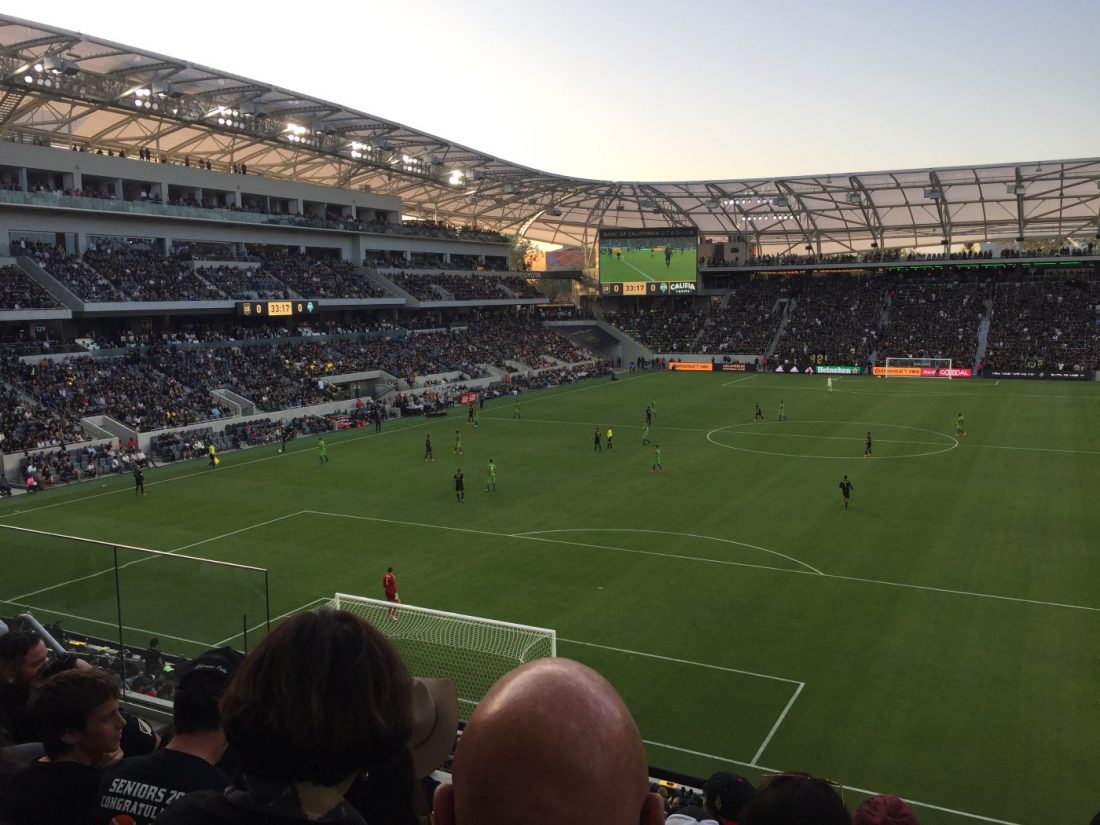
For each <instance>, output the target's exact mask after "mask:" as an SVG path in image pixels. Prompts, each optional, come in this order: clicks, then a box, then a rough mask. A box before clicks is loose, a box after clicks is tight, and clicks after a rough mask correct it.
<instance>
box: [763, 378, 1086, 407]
mask: <svg viewBox="0 0 1100 825" xmlns="http://www.w3.org/2000/svg"><path fill="white" fill-rule="evenodd" d="M849 380H851V379H849ZM834 385H835V382H834ZM753 389H754V390H769V391H770V390H773V389H776V390H777V391H779V392H820V393H826V392H828V390H824V389H822V388H821V387H820V386H814V387H796V386H794V385H793V384H788V385H786V386H783V387H782V388H773V387H765V386H759V385H754V386H753ZM835 392H840V393H845V394H847V395H878V396H891V395H905V396H910V397H913V398H958V397H961V396H971V397H975V398H989V397H990V395H989V393H990V392H992V389H990V390H989V391H986V392H949V391H944V390H932V389H930V390H928V391H927V392H912V391H911V390H909V391H901V392H892V391H890V390H840V389H838V390H835ZM1014 398H1038V399H1040V400H1042V401H1046V400H1047V399H1049V398H1065V399H1070V400H1075V401H1087V402H1089V403H1092V402H1095V400H1096V398H1095V397H1094V396H1089V395H1042V394H1040V393H1027V392H1019V393H1013V394H1012V395H1009V396H1000V397H999V398H998V400H999V401H1000V402H1001V403H1004V402H1005V401H1010V400H1012V399H1014Z"/></svg>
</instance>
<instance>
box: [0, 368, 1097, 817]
mask: <svg viewBox="0 0 1100 825" xmlns="http://www.w3.org/2000/svg"><path fill="white" fill-rule="evenodd" d="M834 384H835V387H836V389H835V391H834V392H832V393H829V392H827V391H826V389H825V378H824V377H822V376H814V377H811V376H801V375H792V376H776V375H759V376H757V375H750V376H743V375H742V376H738V375H728V374H726V375H722V374H703V373H687V374H684V373H637V374H633V375H629V376H624V377H623V378H622V379H621V380H619V381H615V382H611V381H606V380H604V379H600V380H596V381H592V382H588V383H585V384H580V385H573V386H566V387H561V388H557V389H554V390H548V391H545V392H541V393H532V394H527V395H524V396H522V402H523V403H522V405H521V411H522V418H520V419H513V418H512V401H511V399H501V400H499V401H496V402H494V403H490V404H487V405H486V407H485V409H484V411H483V413H482V415H481V426H480V428H478V429H471V428H468V427H467V426H466V424H465V416H464V415H462V414H461V413H458V414H452V415H450V416H448V417H446V418H444V419H420V418H416V419H410V420H407V421H405V422H402V423H400V424H390V425H387V428H386V430H385V432H383V433H382V434H380V435H375V434H374V433H373V432H371V431H370V430H369V429H364V430H355V431H350V432H342V433H333V434H331V435H330V436H326V441H327V442H328V446H329V449H328V452H329V456H330V457H331V461H330V462H329V463H328V464H324V465H322V464H320V462H319V461H318V458H317V450H316V439H315V438H313V439H310V438H303V439H299V440H296V441H294V442H291V445H290V449H289V451H288V453H287V454H285V455H279V454H278V453H277V452H276V447H274V446H272V447H261V448H255V449H250V450H245V451H242V452H238V453H231V454H227V455H226V456H225V457H224V460H223V463H222V465H221V467H219V468H218V469H217V470H208V469H207V468H206V466H205V462H204V461H195V462H190V463H186V464H182V465H178V466H172V467H167V468H160V469H154V470H151V471H150V472H148V473H147V485H146V486H147V490H148V493H149V495H148V497H146V498H138V497H135V496H134V495H133V490H132V484H131V480H130V479H129V477H121V478H112V479H108V480H106V482H105V484H106V486H101V482H100V481H96V482H93V483H90V484H82V485H75V486H73V487H71V488H68V489H63V490H57V491H50V492H47V493H44V494H41V495H40V496H38V497H33V498H32V497H19V498H15V499H9V500H5V501H4V502H3V504H2V505H0V523H3V524H6V525H15V526H21V527H28V528H36V529H40V530H50V531H56V532H60V533H67V534H72V535H79V536H83V537H87V538H92V539H100V540H103V541H108V542H120V543H123V544H130V545H137V546H142V547H150V548H155V549H161V550H169V551H176V550H178V551H179V552H180V554H190V555H195V556H202V557H206V558H210V559H220V560H227V561H232V562H237V563H240V564H249V565H256V566H259V567H263V568H267V569H268V570H269V571H270V573H269V582H268V583H267V586H269V588H270V606H271V612H272V615H273V616H278V615H280V614H284V613H287V612H289V611H293V610H295V609H298V608H301V607H302V606H304V605H308V604H309V603H311V602H314V601H317V600H322V599H327V598H331V596H332V594H333V593H334V592H337V591H341V592H347V593H355V594H360V595H365V596H372V597H376V598H380V597H381V595H382V593H381V577H382V573H383V572H384V571H385V568H386V567H387V566H389V565H393V566H394V568H395V571H396V574H397V577H398V582H399V585H400V593H401V597H402V599H403V600H404V601H405V602H406V603H408V604H416V605H423V606H427V607H432V608H437V609H441V610H448V611H454V612H458V613H469V614H474V615H479V616H486V617H490V618H495V619H501V620H507V621H515V622H521V623H525V624H532V625H537V626H543V627H552V628H555V629H556V630H557V632H558V634H559V644H558V653H559V655H563V656H569V657H572V658H576V659H579V660H581V661H583V662H587V663H589V664H591V665H593V666H594V667H596V668H598V669H599V670H600V671H601V672H602V673H604V674H605V675H606V676H607V677H608V678H609V679H610V680H611V681H612V682H613V683H614V684H615V686H616V687H617V688H618V689H619V691H620V692H621V693H622V695H623V696H624V698H625V699H626V701H627V703H628V705H629V706H630V707H631V709H632V711H633V712H634V715H635V717H636V719H637V720H638V723H639V727H640V728H641V731H642V735H643V737H644V738H645V739H646V741H647V743H648V749H649V759H650V762H651V763H652V764H655V765H660V766H663V767H668V768H675V769H680V770H683V771H688V772H692V773H697V774H703V775H706V774H707V773H709V772H711V771H713V770H717V769H721V768H726V769H732V770H738V771H741V772H743V773H745V774H747V775H749V776H750V777H752V778H754V779H755V778H758V777H759V776H760V774H761V772H762V771H763V770H764V769H765V768H771V769H801V770H807V771H811V772H813V773H815V774H817V775H822V776H827V777H830V778H832V779H835V780H837V781H839V782H842V783H845V784H846V785H848V786H851V787H852V788H855V789H866V790H868V791H881V792H891V793H896V794H899V795H901V796H904V797H906V798H909V799H912V800H914V801H916V802H918V803H920V804H921V805H922V807H920V808H919V809H918V814H919V815H920V817H921V821H922V822H923V823H925V825H935V824H936V823H966V822H982V821H984V822H1009V823H1028V825H1031V824H1032V823H1034V824H1035V825H1054V824H1055V823H1076V822H1087V821H1088V820H1089V818H1090V817H1091V816H1092V815H1093V814H1094V813H1095V812H1096V809H1097V808H1098V807H1100V801H1098V797H1097V795H1096V777H1097V776H1098V775H1100V750H1098V749H1097V747H1096V742H1097V741H1098V740H1100V735H1098V731H1100V703H1098V702H1097V686H1098V685H1100V656H1098V655H1097V651H1098V650H1100V596H1098V593H1100V553H1098V552H1097V548H1098V547H1100V539H1098V537H1100V506H1098V500H1100V499H1098V493H1100V461H1098V460H1097V459H1098V456H1100V430H1098V428H1097V427H1096V422H1097V421H1098V420H1100V386H1098V385H1096V384H1093V383H1089V384H1081V385H1076V384H1074V385H1063V384H1055V383H1047V382H1038V381H1036V382H1027V381H1000V382H992V381H966V380H955V381H950V382H949V381H931V380H924V381H922V380H920V379H887V380H881V379H871V378H839V379H834ZM651 399H654V400H656V418H655V421H654V426H653V430H652V438H653V440H654V441H655V443H656V444H660V446H661V451H662V459H663V463H664V467H665V470H664V472H663V473H658V474H653V473H651V472H650V465H651V463H652V459H653V452H654V448H653V446H648V447H643V446H642V445H641V443H640V441H641V430H642V424H643V420H644V410H645V407H646V405H647V403H649V401H650V400H651ZM780 400H782V401H784V402H785V405H786V412H787V416H788V418H789V420H788V421H786V422H782V423H780V422H778V421H776V415H777V411H778V405H779V402H780ZM755 401H759V402H760V405H761V407H762V408H763V410H764V413H765V415H766V421H765V422H763V423H754V422H753V402H755ZM960 411H961V412H962V413H963V414H964V415H965V417H966V425H967V428H968V432H967V434H966V435H965V436H960V437H958V438H956V437H955V436H954V430H955V417H956V415H957V413H959V412H960ZM608 425H613V426H614V428H615V446H614V449H613V450H610V451H608V450H606V449H605V450H604V451H603V452H601V453H595V452H593V448H592V431H593V428H594V427H597V426H598V427H600V429H601V430H606V428H607V426H608ZM456 428H459V429H461V431H462V435H463V446H464V448H465V454H464V455H462V456H460V457H456V456H453V455H451V447H452V444H453V433H454V430H455V429H456ZM868 430H870V431H871V433H872V436H873V439H874V448H873V449H874V455H873V457H871V458H864V457H863V447H864V437H865V434H866V432H867V431H868ZM428 432H430V433H431V434H432V440H433V443H434V448H435V457H436V460H435V462H434V463H425V462H424V460H423V443H424V436H425V434H426V433H428ZM490 458H492V459H493V460H494V461H495V462H496V464H497V467H498V485H497V486H498V490H497V492H495V493H486V492H484V479H485V466H486V464H487V463H488V461H489V459H490ZM457 467H461V468H462V469H463V471H464V472H465V474H466V481H467V493H466V501H465V503H463V504H459V503H458V502H457V501H456V500H455V495H454V491H453V483H452V475H453V474H454V472H455V469H456V468H457ZM844 474H847V475H848V476H849V477H850V478H851V480H852V482H853V484H854V491H853V494H852V506H851V509H850V510H847V511H845V510H844V508H843V506H842V499H841V495H840V491H839V489H838V487H837V484H838V482H839V480H840V478H841V476H842V475H844ZM112 552H113V551H111V550H110V549H109V548H107V549H104V548H101V549H99V550H92V549H91V548H89V547H88V546H74V545H67V546H61V545H60V544H59V543H58V542H56V541H53V540H45V539H41V538H35V537H30V536H27V535H25V534H17V533H14V532H12V531H8V530H3V531H0V560H2V566H0V569H2V571H3V574H2V575H0V581H2V591H0V597H2V598H4V599H6V600H7V601H8V602H9V603H15V604H18V605H30V606H32V607H33V608H34V610H35V613H36V615H38V616H39V617H40V618H41V619H42V620H44V621H52V620H53V619H55V618H58V617H61V618H64V621H65V624H66V626H67V627H69V628H70V629H74V630H78V629H83V630H92V631H97V632H100V633H104V634H109V633H110V631H111V624H112V623H113V622H115V621H117V617H116V607H115V603H114V601H113V599H112V598H111V594H112V592H113V588H114V582H113V575H111V574H101V573H100V572H99V571H102V570H104V569H107V568H108V567H109V560H110V555H111V553H112ZM120 552H121V554H122V560H123V561H126V560H132V559H133V556H132V555H130V554H129V553H128V551H125V550H123V551H120ZM120 578H121V582H120V584H121V587H122V590H123V593H124V602H123V611H122V612H123V617H122V618H123V623H124V624H125V625H126V626H127V627H128V628H130V629H129V630H128V631H127V635H128V638H129V639H130V640H131V641H133V642H136V643H138V644H144V642H145V641H146V640H147V638H148V637H149V636H151V635H159V636H160V637H161V639H162V646H163V647H164V648H165V649H167V650H169V651H173V650H180V651H184V652H193V651H194V650H195V649H196V648H197V646H198V645H205V644H213V643H215V642H220V641H223V640H230V641H232V642H233V643H234V644H242V643H243V640H242V639H241V637H240V636H239V635H238V634H240V633H241V631H242V628H243V627H245V626H248V627H250V633H251V635H250V637H249V645H250V646H251V645H254V643H255V640H256V639H257V638H258V636H259V635H260V634H261V633H262V631H263V628H262V613H263V604H264V600H263V599H264V588H265V583H264V581H263V576H262V575H260V574H254V573H250V572H249V571H233V572H232V573H227V572H226V571H224V570H217V569H214V568H212V567H211V566H209V565H203V564H201V563H199V562H193V561H187V560H181V559H160V558H158V559H157V560H155V561H152V562H146V563H142V564H139V565H132V566H129V567H125V568H123V570H122V573H121V574H120ZM66 582H68V583H66ZM13 606H14V605H11V604H9V606H8V609H12V607H13ZM81 617H83V618H81ZM257 625H259V627H257ZM845 795H846V799H847V800H848V802H849V804H850V805H854V804H855V803H856V802H858V800H859V799H861V798H862V796H863V795H864V794H863V793H862V792H861V791H859V790H848V791H846V794H845ZM975 817H985V818H986V819H984V820H983V819H978V818H975Z"/></svg>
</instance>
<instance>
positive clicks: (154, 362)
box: [7, 348, 229, 431]
mask: <svg viewBox="0 0 1100 825" xmlns="http://www.w3.org/2000/svg"><path fill="white" fill-rule="evenodd" d="M171 355H172V353H171V351H168V350H160V349H155V348H151V349H148V350H144V351H137V350H135V351H133V352H130V353H128V354H127V355H125V356H123V357H117V358H93V357H78V358H68V359H64V360H57V361H54V360H52V359H43V360H41V361H37V362H34V363H24V362H21V361H14V362H9V366H10V369H8V370H7V372H8V374H9V376H10V378H11V380H12V381H13V382H14V384H15V385H16V388H17V389H18V390H19V391H20V392H22V393H23V394H24V395H26V396H30V397H31V398H33V399H34V409H35V413H34V414H35V415H36V416H41V415H42V412H40V411H44V412H46V413H52V414H55V415H57V416H59V417H61V418H63V419H66V420H68V421H74V420H76V419H80V418H82V417H84V416H89V415H110V416H112V417H114V418H115V419H117V420H118V421H120V422H122V423H123V424H126V425H127V426H129V427H132V428H133V429H135V430H139V431H146V430H156V429H160V428H163V427H175V426H182V425H185V424H192V423H196V422H200V421H206V420H209V419H211V418H221V417H223V416H224V415H227V414H228V413H229V409H228V408H226V407H224V406H221V405H220V404H218V403H217V402H216V401H215V400H214V399H213V397H212V396H211V394H210V390H211V385H210V383H209V378H208V377H206V376H203V375H201V374H198V375H196V374H194V373H190V374H186V373H183V372H182V371H180V370H178V369H176V368H175V364H174V363H173V360H172V359H171V357H170V356H171ZM70 426H71V425H70Z"/></svg>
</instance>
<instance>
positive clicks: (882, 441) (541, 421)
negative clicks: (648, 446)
mask: <svg viewBox="0 0 1100 825" xmlns="http://www.w3.org/2000/svg"><path fill="white" fill-rule="evenodd" d="M485 417H486V418H488V417H489V416H485ZM501 420H502V421H503V420H505V419H503V418H502V419H501ZM522 420H523V421H528V422H531V423H532V424H560V425H562V426H568V427H591V426H592V425H593V424H594V423H596V422H592V421H559V420H557V419H552V418H524V419H522ZM794 423H795V424H798V423H799V422H797V421H796V422H794ZM802 423H803V424H807V423H818V422H806V421H804V422H802ZM824 423H837V424H844V423H857V422H844V421H838V422H824ZM620 426H628V427H635V426H636V427H641V426H642V425H620ZM752 426H754V425H753V424H727V425H726V427H719V428H717V429H715V428H713V427H712V428H711V429H709V430H708V429H703V428H702V427H665V426H662V427H661V429H662V430H669V431H672V432H678V433H713V432H723V433H729V434H730V435H763V436H769V435H779V436H783V437H784V438H822V439H830V440H833V441H858V442H859V443H861V444H862V443H863V442H864V436H861V435H800V434H798V433H783V432H779V431H778V430H774V429H767V430H734V429H727V428H729V427H752ZM872 426H879V427H891V426H895V425H892V424H878V425H872ZM589 435H591V433H589ZM944 435H945V436H947V434H946V433H944ZM947 437H948V438H950V436H947ZM875 443H876V444H919V445H922V446H925V447H948V446H950V445H949V444H947V443H946V442H944V441H905V440H902V439H889V438H876V439H875ZM976 446H979V447H980V446H982V445H980V444H979V445H976Z"/></svg>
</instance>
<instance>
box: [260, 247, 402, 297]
mask: <svg viewBox="0 0 1100 825" xmlns="http://www.w3.org/2000/svg"><path fill="white" fill-rule="evenodd" d="M258 274H259V275H263V276H268V277H271V278H274V279H275V280H276V281H279V282H281V283H283V284H285V285H286V286H288V287H289V288H290V289H291V290H293V291H294V292H295V293H296V294H297V295H298V296H299V297H301V298H385V297H386V291H385V290H384V289H383V288H382V287H381V286H379V285H378V284H376V283H374V282H373V281H371V280H370V278H368V277H367V276H366V275H365V274H364V273H363V272H362V271H361V270H360V269H359V268H358V267H356V266H355V264H352V263H349V262H348V261H341V260H337V259H331V260H326V259H320V258H313V257H309V256H307V255H285V256H276V255H269V256H266V257H265V258H264V259H263V264H262V265H261V267H260V270H259V272H258Z"/></svg>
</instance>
